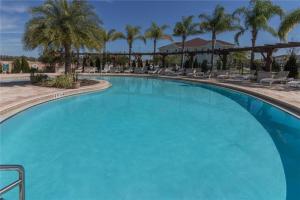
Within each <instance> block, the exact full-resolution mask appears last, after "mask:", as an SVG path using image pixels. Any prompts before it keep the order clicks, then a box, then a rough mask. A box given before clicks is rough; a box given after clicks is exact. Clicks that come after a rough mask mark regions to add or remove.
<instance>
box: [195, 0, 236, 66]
mask: <svg viewBox="0 0 300 200" xmlns="http://www.w3.org/2000/svg"><path fill="white" fill-rule="evenodd" d="M199 18H200V20H201V21H202V22H201V23H200V32H201V33H211V50H212V52H214V49H215V45H216V41H217V35H218V34H220V33H223V32H226V31H233V30H236V29H238V28H239V26H238V25H236V24H235V21H236V19H235V18H234V17H233V16H232V15H231V14H227V13H225V9H224V7H223V6H220V5H217V6H216V7H215V10H214V11H213V13H212V15H207V14H201V15H199ZM210 63H211V69H210V70H211V71H212V69H213V66H214V53H212V54H211V61H210Z"/></svg>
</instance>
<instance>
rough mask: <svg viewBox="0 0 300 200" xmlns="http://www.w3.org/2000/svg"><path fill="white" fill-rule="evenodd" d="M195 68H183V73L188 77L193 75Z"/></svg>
mask: <svg viewBox="0 0 300 200" xmlns="http://www.w3.org/2000/svg"><path fill="white" fill-rule="evenodd" d="M194 74H195V69H192V68H187V69H185V75H186V76H188V77H194Z"/></svg>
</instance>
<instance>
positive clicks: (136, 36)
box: [120, 25, 146, 66]
mask: <svg viewBox="0 0 300 200" xmlns="http://www.w3.org/2000/svg"><path fill="white" fill-rule="evenodd" d="M125 32H126V33H125V35H124V34H121V35H120V38H122V39H124V40H126V41H127V44H128V54H129V61H128V64H129V66H130V65H131V53H132V45H133V43H134V41H136V40H142V41H143V42H144V43H146V38H145V37H144V36H143V35H141V34H140V32H141V27H139V26H131V25H126V27H125Z"/></svg>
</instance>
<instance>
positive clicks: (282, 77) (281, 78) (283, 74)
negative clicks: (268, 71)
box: [260, 71, 289, 86]
mask: <svg viewBox="0 0 300 200" xmlns="http://www.w3.org/2000/svg"><path fill="white" fill-rule="evenodd" d="M288 75H289V72H288V71H280V72H278V74H276V75H275V76H274V77H273V78H263V79H261V80H260V83H261V84H263V83H268V84H269V85H270V86H271V85H272V84H273V83H283V82H286V81H287V78H288Z"/></svg>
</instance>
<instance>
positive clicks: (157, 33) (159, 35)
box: [145, 22, 172, 61]
mask: <svg viewBox="0 0 300 200" xmlns="http://www.w3.org/2000/svg"><path fill="white" fill-rule="evenodd" d="M167 28H168V26H167V25H162V26H158V25H157V24H156V23H155V22H152V24H151V26H150V28H148V29H147V30H146V32H145V37H146V38H149V39H152V40H153V61H154V58H155V54H156V45H157V41H158V40H171V41H172V36H171V35H168V34H165V30H166V29H167Z"/></svg>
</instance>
